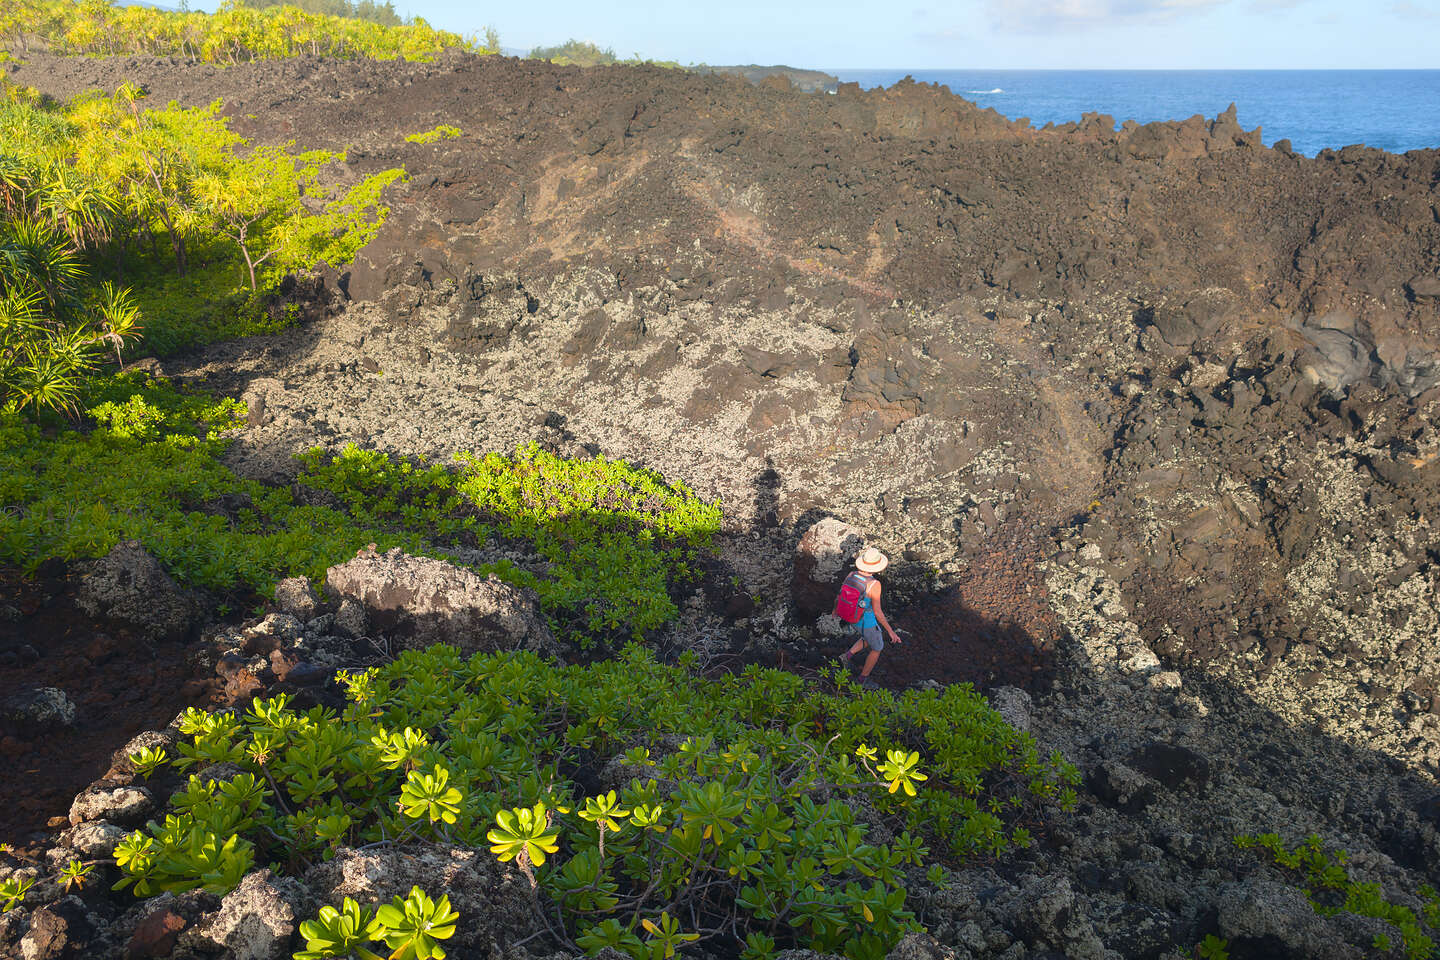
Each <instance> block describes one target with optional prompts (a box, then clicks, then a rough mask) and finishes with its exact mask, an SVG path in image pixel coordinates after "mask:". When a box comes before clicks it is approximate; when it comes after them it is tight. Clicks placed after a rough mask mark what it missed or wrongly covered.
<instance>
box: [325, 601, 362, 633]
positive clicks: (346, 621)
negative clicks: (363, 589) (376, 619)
mask: <svg viewBox="0 0 1440 960" xmlns="http://www.w3.org/2000/svg"><path fill="white" fill-rule="evenodd" d="M333 625H334V627H335V631H336V632H337V633H339V634H340V636H342V637H349V638H350V639H352V640H353V639H356V638H357V637H363V636H365V635H367V634H368V633H369V632H370V618H369V617H368V616H367V615H366V614H365V604H363V603H361V602H360V601H359V600H356V599H355V598H354V597H345V598H343V599H341V601H340V606H339V607H337V608H336V610H335V620H334V622H333Z"/></svg>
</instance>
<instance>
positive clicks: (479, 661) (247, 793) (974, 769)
mask: <svg viewBox="0 0 1440 960" xmlns="http://www.w3.org/2000/svg"><path fill="white" fill-rule="evenodd" d="M839 676H840V675H839V674H838V673H837V677H839ZM839 683H840V688H839V689H838V690H836V691H835V692H824V691H822V690H820V689H817V688H816V687H814V686H806V685H805V684H804V682H803V681H802V680H800V678H798V677H795V676H794V675H792V674H787V673H782V672H779V671H772V670H762V669H759V668H755V667H751V668H748V669H747V670H746V671H745V672H744V673H743V674H740V675H733V676H728V677H724V678H721V679H719V680H707V679H703V678H701V677H699V676H698V675H696V674H695V673H694V672H692V669H691V665H690V664H689V663H682V664H680V665H677V666H666V665H662V664H660V663H659V662H657V661H656V660H655V658H654V657H653V655H652V654H650V653H649V652H647V651H646V650H645V649H644V648H641V647H638V646H634V645H632V646H630V647H628V648H627V649H626V650H625V651H624V652H623V654H622V655H621V657H620V658H619V659H618V660H614V661H604V662H600V663H596V664H593V665H591V666H585V667H580V666H571V667H558V666H553V665H551V664H548V663H545V662H543V661H541V660H540V659H539V658H538V657H536V656H534V655H533V654H529V653H511V654H495V655H483V654H477V655H475V656H473V657H470V658H468V659H465V658H462V657H461V656H460V655H459V654H458V653H457V651H455V650H454V649H453V648H450V647H446V646H437V647H432V648H430V649H429V650H426V651H423V652H421V651H407V652H405V653H402V654H401V655H400V657H399V658H398V659H397V660H396V661H394V662H393V663H391V664H389V665H387V666H385V667H383V668H372V669H369V670H365V671H363V672H354V673H350V674H347V675H345V676H344V684H345V687H346V692H347V700H348V706H347V707H346V708H345V709H344V711H343V712H341V713H339V714H337V713H335V712H334V711H330V710H326V709H322V708H315V709H313V710H310V711H308V712H306V713H303V714H302V713H296V712H294V711H293V710H291V709H290V708H289V705H288V701H287V699H286V698H285V697H284V696H280V697H276V698H272V699H269V700H260V699H257V700H255V701H254V702H253V703H252V704H251V705H250V707H249V709H248V711H247V712H246V713H244V714H243V715H240V714H216V715H207V714H205V713H203V712H201V711H198V710H191V711H189V712H187V714H186V715H185V716H184V717H183V719H182V722H181V730H182V732H183V733H184V734H185V735H186V737H187V738H188V739H187V741H186V742H183V743H182V744H181V745H180V747H179V754H180V755H179V757H178V758H177V760H176V765H177V766H178V767H180V768H181V769H189V768H190V767H191V766H196V765H199V764H204V763H213V762H227V763H234V764H237V765H239V766H240V767H241V768H242V769H243V770H244V771H245V772H244V773H242V774H241V775H239V776H237V777H234V778H233V779H231V780H230V781H228V782H227V783H221V784H216V783H214V782H207V781H205V780H203V779H201V778H199V777H195V776H192V777H191V779H190V782H189V785H188V786H187V787H186V788H185V790H183V791H181V792H180V793H178V794H177V795H176V796H175V798H174V799H173V800H172V807H173V808H174V811H173V812H171V813H169V814H167V816H166V818H165V820H164V822H163V823H159V822H154V823H151V824H150V825H149V827H148V828H147V829H146V830H145V831H137V832H136V833H134V834H132V835H131V836H130V837H128V838H127V839H126V840H125V842H124V843H123V844H122V845H121V849H120V851H119V852H118V853H117V856H118V857H119V858H120V860H121V863H120V866H121V868H122V870H123V871H124V872H125V877H124V878H123V879H122V881H121V884H122V885H130V884H134V885H135V886H136V888H137V891H138V892H141V893H142V894H143V893H144V892H145V891H146V890H151V891H153V890H167V889H169V890H176V889H184V888H186V887H187V886H190V887H193V886H205V887H206V888H207V889H220V888H222V887H223V886H224V885H225V884H226V883H233V882H235V881H238V876H236V875H235V873H234V872H233V871H234V870H235V869H237V868H236V867H234V866H232V864H235V863H239V862H249V861H250V860H252V859H253V860H255V861H258V862H266V861H271V860H274V861H279V862H280V863H281V864H282V865H285V866H287V867H288V868H289V869H292V870H297V871H298V870H303V869H305V868H306V867H307V866H308V865H309V864H312V863H314V862H317V861H319V860H322V859H324V858H327V857H330V856H333V855H334V853H335V851H336V850H337V849H338V848H339V847H340V846H342V845H360V844H371V843H378V842H387V841H388V842H404V841H406V840H409V839H420V838H424V839H434V840H438V841H442V842H450V843H457V844H463V845H465V846H470V847H480V846H484V845H489V847H490V849H491V851H492V852H493V853H494V855H495V856H497V857H498V858H500V859H501V860H507V861H514V862H515V863H516V864H517V865H518V866H519V868H520V870H521V871H522V872H523V873H524V874H525V875H526V876H528V877H529V878H530V880H531V882H532V883H534V884H536V885H537V887H538V888H539V891H540V893H541V894H542V895H543V896H544V897H546V898H548V899H550V900H551V901H553V903H554V904H555V906H556V907H558V908H559V910H560V913H561V915H562V916H563V917H564V920H565V928H564V936H565V937H566V938H567V939H570V940H571V941H572V943H573V944H574V945H575V946H576V947H577V948H583V949H585V950H587V951H589V952H595V951H598V950H599V949H601V948H602V947H604V946H612V947H615V948H616V949H619V950H621V951H622V952H625V953H628V954H630V955H631V956H632V957H634V958H635V960H651V958H654V957H664V956H669V955H671V954H672V953H673V952H674V951H675V950H677V949H679V948H680V947H682V946H683V945H684V944H685V943H688V942H692V941H694V940H697V939H699V940H707V941H708V940H716V941H720V942H724V943H729V944H731V946H732V948H734V949H737V950H738V949H742V948H743V949H745V950H749V951H750V952H751V954H752V955H763V954H768V953H769V952H770V951H772V950H773V949H775V948H776V946H777V945H779V944H786V945H800V946H805V947H809V948H811V949H815V950H820V951H822V952H838V953H844V954H845V955H846V956H850V957H856V958H861V960H872V958H879V957H882V956H884V954H885V953H886V952H887V951H888V950H889V948H890V947H892V946H893V945H894V943H895V942H896V941H897V940H898V939H899V938H900V937H901V936H902V935H903V934H904V933H905V932H906V931H908V930H912V929H916V928H917V925H916V923H915V919H914V916H913V914H912V913H911V912H910V911H909V910H908V909H907V908H906V875H907V872H908V871H909V870H910V868H912V867H922V866H923V865H925V864H926V863H927V861H929V860H931V859H932V858H931V854H930V849H931V847H932V845H933V846H938V847H940V848H941V849H942V850H944V851H945V854H944V855H945V856H947V857H962V858H963V857H972V856H981V857H987V858H988V857H993V856H998V855H1000V854H1003V853H1004V852H1005V851H1006V850H1008V849H1009V848H1010V846H1011V843H1012V836H1013V834H1014V833H1015V832H1017V831H1018V830H1019V829H1021V828H1020V826H1019V825H1020V824H1021V823H1025V824H1035V823H1038V822H1041V821H1042V820H1043V817H1044V814H1045V811H1046V809H1047V807H1049V806H1050V805H1051V802H1052V800H1053V799H1054V798H1058V797H1059V796H1060V794H1061V792H1062V790H1063V785H1064V784H1067V783H1073V782H1074V780H1075V779H1076V777H1077V774H1076V771H1075V770H1074V768H1073V767H1071V766H1069V765H1068V764H1064V763H1063V762H1060V761H1056V760H1052V761H1048V762H1047V761H1041V760H1040V759H1039V758H1038V756H1037V752H1036V748H1035V744H1034V741H1033V739H1032V738H1031V737H1030V736H1029V735H1028V734H1024V733H1019V732H1016V731H1015V730H1013V729H1012V728H1010V727H1009V726H1008V725H1006V724H1005V723H1004V721H1003V720H1001V719H1000V717H999V716H998V715H997V714H995V713H994V711H992V710H991V709H990V708H989V707H988V706H987V705H986V704H985V701H984V700H983V699H982V698H981V697H979V696H978V695H977V694H975V693H974V692H973V691H971V690H970V689H969V688H968V687H951V688H949V689H947V690H946V691H945V692H943V693H939V692H935V691H923V692H922V691H910V692H907V693H905V694H903V695H901V696H899V697H896V696H893V695H890V694H884V695H877V694H875V693H873V692H866V691H861V690H860V689H859V688H858V687H856V686H854V685H853V684H852V683H850V682H849V681H848V679H845V678H841V679H840V680H839ZM858 717H863V718H865V722H864V723H863V724H859V725H855V726H854V728H853V729H852V722H853V720H854V719H855V718H858ZM911 742H913V743H914V745H915V746H914V748H910V747H908V746H905V744H909V743H911ZM871 743H875V744H883V745H889V744H896V743H898V744H901V745H902V746H899V747H892V746H886V747H885V748H884V749H882V748H880V747H876V748H873V749H872V748H871V747H870V746H868V744H871ZM882 754H883V755H884V756H885V757H886V759H885V760H883V761H880V760H879V757H880V756H881V755H882ZM877 761H878V762H877ZM607 762H608V763H611V764H614V765H616V766H615V769H616V771H617V774H616V780H617V785H616V787H615V788H614V789H612V790H608V791H606V792H605V793H602V794H599V795H595V796H587V795H584V794H582V793H580V792H579V788H578V787H577V783H576V776H577V774H579V773H580V772H581V771H582V770H585V769H592V770H593V769H594V767H595V765H597V764H601V763H607ZM982 783H983V784H984V786H981V784H982ZM907 784H908V788H907ZM912 789H913V795H912ZM956 798H963V800H964V801H968V803H969V804H970V806H969V807H968V808H966V807H964V806H961V805H957V804H956V803H955V800H956ZM862 807H863V808H869V809H871V810H873V813H871V814H868V815H867V816H866V817H865V818H864V819H862V818H860V817H859V816H857V810H859V809H860V808H862ZM982 807H983V808H984V812H982V810H981V808H982ZM967 810H968V813H967ZM990 811H995V812H990ZM967 817H968V819H967ZM877 818H878V820H879V821H882V822H884V823H885V825H886V827H887V830H888V832H889V833H890V834H891V835H892V836H893V837H894V839H893V840H891V841H890V842H888V843H878V842H875V841H873V840H872V839H871V838H870V835H869V827H868V826H867V825H866V824H867V822H872V821H874V820H875V819H877ZM231 841H233V846H231V848H230V849H229V851H228V853H227V851H226V850H225V846H226V843H228V842H231ZM227 857H228V860H227ZM142 886H143V889H142ZM327 916H328V915H327ZM338 916H340V914H338V913H337V914H336V917H338ZM336 917H331V920H332V921H335V920H336ZM332 925H333V924H332ZM351 927H354V928H355V929H359V928H361V927H363V924H362V923H361V922H360V919H359V918H355V919H354V921H353V922H352V923H351ZM353 932H354V931H353V930H352V931H351V933H352V934H353ZM307 936H308V934H307ZM337 936H338V934H337Z"/></svg>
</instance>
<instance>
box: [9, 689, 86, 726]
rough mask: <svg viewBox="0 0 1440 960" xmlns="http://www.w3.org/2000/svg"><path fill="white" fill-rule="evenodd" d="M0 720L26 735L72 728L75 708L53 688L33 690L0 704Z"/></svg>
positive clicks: (60, 691)
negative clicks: (12, 724) (7, 722)
mask: <svg viewBox="0 0 1440 960" xmlns="http://www.w3.org/2000/svg"><path fill="white" fill-rule="evenodd" d="M0 720H8V721H10V722H11V723H14V724H15V725H16V726H18V727H19V728H20V729H21V730H23V731H25V732H26V733H27V734H30V735H32V736H33V735H37V734H44V733H46V732H49V731H52V730H59V729H61V728H63V727H68V726H72V725H73V724H74V723H75V704H74V703H73V702H72V701H71V699H70V698H69V697H68V696H66V695H65V691H64V690H61V689H59V688H57V687H36V688H35V689H34V690H29V691H26V692H25V693H20V694H16V695H15V696H13V697H7V698H6V699H5V700H3V701H0Z"/></svg>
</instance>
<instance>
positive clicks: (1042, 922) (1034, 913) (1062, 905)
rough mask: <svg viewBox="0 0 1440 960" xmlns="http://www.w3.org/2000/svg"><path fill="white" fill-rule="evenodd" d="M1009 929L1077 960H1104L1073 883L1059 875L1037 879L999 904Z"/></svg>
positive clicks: (1029, 940)
mask: <svg viewBox="0 0 1440 960" xmlns="http://www.w3.org/2000/svg"><path fill="white" fill-rule="evenodd" d="M996 908H997V911H998V913H999V915H1000V917H1001V918H1002V920H1003V922H1004V923H1005V925H1006V926H1008V927H1010V928H1011V929H1012V930H1014V931H1016V932H1017V933H1019V934H1020V936H1021V937H1023V938H1024V939H1025V941H1026V942H1027V943H1029V944H1031V945H1032V946H1033V945H1046V946H1049V947H1051V948H1053V949H1056V950H1059V951H1061V952H1062V953H1063V954H1064V955H1065V956H1066V957H1071V958H1074V960H1101V958H1103V957H1105V956H1106V951H1105V946H1104V944H1103V943H1101V942H1100V938H1099V937H1097V936H1096V935H1095V930H1094V928H1093V927H1092V926H1091V924H1090V920H1089V918H1087V917H1086V916H1085V915H1084V913H1082V912H1081V911H1080V909H1079V905H1078V904H1077V903H1076V900H1075V891H1074V889H1073V888H1072V887H1071V886H1070V881H1069V880H1068V879H1067V878H1066V877H1064V876H1062V875H1059V874H1050V875H1046V876H1043V877H1038V878H1034V879H1032V880H1030V881H1029V882H1027V883H1026V884H1025V885H1024V886H1023V887H1021V888H1020V890H1019V891H1018V892H1017V893H1015V894H1013V895H1011V896H1009V897H1007V898H1005V899H1004V900H1003V901H997V903H996Z"/></svg>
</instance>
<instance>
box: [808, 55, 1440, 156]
mask: <svg viewBox="0 0 1440 960" xmlns="http://www.w3.org/2000/svg"><path fill="white" fill-rule="evenodd" d="M829 72H830V73H833V74H834V75H835V76H837V77H839V78H840V79H841V80H842V81H845V82H847V83H848V82H858V83H859V84H860V85H861V86H862V87H865V88H867V89H868V88H871V87H876V86H890V85H891V84H893V83H895V82H896V81H897V80H900V79H901V78H903V77H904V76H906V75H907V73H908V74H909V75H910V76H913V77H914V78H915V79H916V80H917V81H922V82H924V83H941V84H944V85H946V86H948V87H949V88H950V92H951V93H956V94H959V95H960V96H962V97H964V98H965V99H967V100H973V101H974V102H976V103H978V104H979V105H980V106H982V107H994V108H995V109H996V110H997V111H999V112H1000V113H1002V114H1004V115H1005V116H1007V117H1009V118H1010V119H1012V120H1015V119H1018V118H1020V117H1029V118H1030V122H1031V123H1032V124H1034V125H1035V126H1037V127H1040V126H1044V125H1045V123H1047V122H1050V121H1053V122H1055V123H1068V122H1070V121H1075V120H1079V119H1080V115H1081V114H1083V113H1088V112H1091V111H1094V112H1097V113H1108V114H1110V115H1111V116H1113V117H1114V118H1115V121H1116V123H1117V124H1118V123H1121V122H1123V121H1125V120H1136V121H1138V122H1140V123H1148V122H1150V121H1152V120H1184V119H1185V118H1187V117H1190V116H1193V115H1195V114H1197V113H1199V114H1203V115H1205V116H1206V117H1214V116H1215V115H1216V114H1217V113H1220V112H1221V111H1223V110H1224V109H1225V108H1226V107H1227V106H1229V105H1230V104H1231V103H1234V104H1235V105H1236V111H1237V118H1238V119H1239V121H1240V125H1241V126H1242V127H1244V128H1245V129H1246V130H1249V129H1252V128H1254V127H1256V126H1259V127H1261V128H1262V138H1263V139H1264V141H1265V143H1266V145H1267V146H1273V145H1274V143H1275V142H1276V141H1277V140H1285V139H1288V140H1289V141H1290V142H1291V145H1292V146H1293V148H1294V149H1295V150H1296V151H1298V152H1300V153H1304V154H1306V155H1308V156H1314V155H1315V154H1316V153H1318V152H1319V151H1320V150H1323V149H1325V148H1326V147H1330V148H1334V149H1339V148H1340V147H1344V146H1348V145H1349V144H1352V143H1363V144H1366V145H1368V146H1371V147H1379V148H1381V149H1383V150H1389V151H1391V152H1394V153H1403V152H1404V151H1406V150H1422V149H1426V148H1433V147H1440V70H910V71H906V70H831V71H829Z"/></svg>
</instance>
